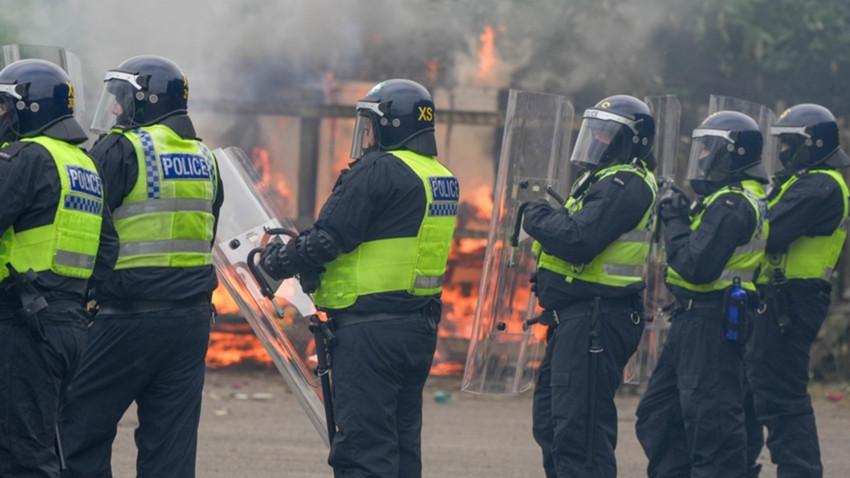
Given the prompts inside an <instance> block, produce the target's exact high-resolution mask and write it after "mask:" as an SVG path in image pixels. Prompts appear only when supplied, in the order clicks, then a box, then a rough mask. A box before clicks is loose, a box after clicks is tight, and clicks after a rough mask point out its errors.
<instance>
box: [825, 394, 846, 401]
mask: <svg viewBox="0 0 850 478" xmlns="http://www.w3.org/2000/svg"><path fill="white" fill-rule="evenodd" d="M846 396H847V395H845V394H843V393H841V392H832V393H830V394H828V395H827V396H826V399H827V400H829V401H831V402H838V401H841V400H843V399H844V397H846Z"/></svg>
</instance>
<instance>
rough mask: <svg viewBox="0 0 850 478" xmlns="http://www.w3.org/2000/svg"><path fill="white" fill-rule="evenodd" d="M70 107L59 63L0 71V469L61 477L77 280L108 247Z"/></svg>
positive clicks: (76, 353)
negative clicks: (60, 426)
mask: <svg viewBox="0 0 850 478" xmlns="http://www.w3.org/2000/svg"><path fill="white" fill-rule="evenodd" d="M73 116H74V88H73V85H72V83H71V80H70V79H69V77H68V75H67V74H66V73H65V72H64V71H62V69H61V68H59V67H58V66H56V65H54V64H53V63H50V62H47V61H44V60H36V59H27V60H19V61H17V62H13V63H11V64H9V65H8V66H6V67H5V68H4V69H3V70H2V71H0V144H3V145H4V146H3V148H2V149H0V197H2V198H3V208H2V210H0V231H2V239H0V280H2V282H0V382H2V383H3V392H2V393H0V410H2V411H3V419H2V420H0V422H2V424H3V425H2V426H0V476H44V477H58V476H59V468H60V462H61V456H60V454H59V453H60V450H61V447H55V446H54V444H55V443H56V439H57V434H56V431H57V428H56V427H57V423H58V409H59V403H60V399H61V395H62V393H64V389H65V387H66V386H67V383H68V382H69V381H70V380H71V377H72V376H73V374H74V372H75V371H76V370H77V365H78V364H79V361H80V355H81V354H82V351H83V346H84V344H85V335H86V327H87V325H88V323H89V321H90V316H89V314H88V312H87V311H86V309H85V306H84V304H85V298H86V288H87V286H88V282H89V280H90V279H91V280H92V281H94V280H97V278H98V277H100V278H102V277H103V273H104V272H107V271H108V270H109V268H111V267H112V265H113V264H114V261H115V254H117V249H116V247H108V246H107V244H109V242H108V241H103V242H101V240H100V237H101V234H102V231H103V230H106V229H108V228H109V221H108V213H106V216H107V221H106V222H104V221H103V216H104V214H105V213H104V211H105V206H104V202H103V187H102V184H101V178H100V175H99V174H98V171H97V168H96V167H95V164H94V162H93V161H92V159H91V158H90V157H88V156H87V155H86V154H85V152H83V150H81V149H80V148H79V146H78V145H79V144H81V143H83V142H84V141H86V140H87V139H88V138H87V136H86V134H85V132H84V131H83V129H82V128H81V127H80V125H79V124H78V123H77V122H76V121H75V120H74V117H73ZM101 245H103V247H101ZM112 245H113V246H114V245H115V244H112ZM95 268H97V276H93V274H95Z"/></svg>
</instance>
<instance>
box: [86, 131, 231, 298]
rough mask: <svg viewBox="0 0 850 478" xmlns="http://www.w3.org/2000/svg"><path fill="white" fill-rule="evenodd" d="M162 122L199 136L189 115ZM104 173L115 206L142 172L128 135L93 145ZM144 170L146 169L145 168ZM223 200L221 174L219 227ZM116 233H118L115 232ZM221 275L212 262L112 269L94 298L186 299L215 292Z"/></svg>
mask: <svg viewBox="0 0 850 478" xmlns="http://www.w3.org/2000/svg"><path fill="white" fill-rule="evenodd" d="M161 124H163V125H165V126H168V127H169V128H171V129H172V130H173V131H174V132H175V133H177V134H178V135H180V136H181V137H183V138H186V139H197V138H196V133H195V127H194V126H193V124H192V121H191V119H189V116H187V115H185V114H179V115H174V116H169V117H168V118H166V119H165V120H163V121H162V123H161ZM91 156H92V157H93V158H94V159H95V161H96V162H97V163H98V166H99V167H100V171H101V173H102V175H103V182H104V187H105V197H106V203H107V204H108V205H109V209H110V210H113V211H114V210H115V209H117V208H118V206H120V205H121V204H122V203H123V202H124V198H125V197H126V196H127V194H129V192H130V191H131V190H132V189H133V185H134V184H135V183H136V179H137V178H138V175H139V165H138V159H137V158H136V151H135V149H134V148H133V144H132V143H131V142H130V140H129V139H127V138H126V137H124V136H123V135H121V134H115V133H110V134H108V135H106V136H104V137H102V138H101V139H100V140H99V141H98V142H97V143H96V144H95V145H94V147H93V148H92V150H91ZM142 173H143V174H144V171H143V172H142ZM223 201H224V191H223V188H222V185H221V177H220V176H219V179H218V185H217V186H216V197H215V202H214V203H213V214H214V215H215V217H216V224H215V225H216V228H217V227H218V213H219V210H220V209H221V204H222V202H223ZM116 237H117V236H116ZM217 285H218V278H217V277H216V274H215V269H214V267H213V266H212V265H208V266H201V267H185V268H174V267H138V268H131V269H122V270H116V271H113V272H112V273H111V274H110V275H109V277H108V280H107V281H105V282H104V283H103V284H101V285H99V286H98V288H97V289H96V291H95V298H96V299H97V300H99V301H101V302H106V301H116V300H156V301H162V300H173V301H179V300H185V299H189V298H197V297H199V296H202V295H206V296H210V297H211V296H212V291H213V290H214V289H215V288H216V286H217Z"/></svg>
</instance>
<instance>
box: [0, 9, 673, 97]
mask: <svg viewBox="0 0 850 478" xmlns="http://www.w3.org/2000/svg"><path fill="white" fill-rule="evenodd" d="M661 5H663V1H662V0H643V1H638V2H629V3H628V4H625V3H623V2H612V1H608V0H603V1H597V0H594V1H577V2H562V1H550V2H514V1H501V2H477V1H470V0H465V1H449V0H430V1H428V0H419V1H380V0H374V1H373V0H358V1H344V2H340V1H331V0H283V1H276V2H270V1H267V0H241V1H226V2H210V1H206V0H149V1H147V2H142V3H138V2H137V3H127V2H118V1H102V0H66V1H62V2H59V1H48V0H30V1H28V2H13V1H10V0H0V17H4V18H7V17H13V18H15V21H14V24H15V25H16V29H17V34H18V37H17V40H18V41H19V42H22V43H33V44H42V45H56V46H64V47H66V48H67V49H69V50H71V51H73V52H75V53H76V54H77V55H78V56H79V57H80V60H81V61H82V63H83V68H84V71H85V74H86V76H85V81H86V84H87V90H88V93H89V96H90V97H92V96H94V97H95V99H96V97H97V95H98V94H99V90H100V88H99V87H100V81H101V79H102V76H103V72H104V71H105V70H107V69H108V68H111V67H114V66H116V65H118V64H119V63H120V62H121V61H123V60H124V59H126V58H129V57H131V56H134V55H138V54H146V53H153V54H159V55H163V56H166V57H169V58H171V59H172V60H174V61H175V62H177V63H178V64H179V65H181V66H182V67H183V69H184V70H185V71H186V73H187V75H188V76H189V81H190V89H191V92H192V93H191V94H192V97H194V98H199V97H204V98H207V97H214V96H219V95H223V96H225V97H228V96H234V95H247V96H257V95H259V96H262V94H261V92H257V91H245V90H250V89H256V88H260V87H269V84H268V83H269V82H272V83H274V82H281V83H284V84H286V83H289V84H293V83H298V84H303V83H307V82H310V81H321V79H322V78H323V77H324V75H326V74H327V73H329V72H331V73H333V74H334V75H335V77H337V78H339V79H356V80H366V81H378V80H381V79H384V78H386V77H391V76H407V77H410V78H413V79H417V80H419V81H430V82H432V84H434V85H442V86H457V85H465V84H469V83H474V82H475V81H481V79H480V78H478V79H476V76H475V74H474V72H475V71H476V70H477V69H478V68H479V57H478V55H479V49H480V48H481V39H480V35H481V34H482V31H484V28H485V27H486V26H487V25H490V26H492V27H493V28H494V31H495V34H494V37H493V39H494V44H495V55H496V60H497V61H498V63H497V65H496V67H495V68H496V71H495V73H494V76H493V77H491V78H489V79H488V81H490V82H496V83H497V84H490V85H488V86H497V87H521V88H525V89H532V90H539V91H547V92H552V93H557V94H564V95H570V94H571V93H573V92H575V91H577V90H580V89H581V88H584V87H586V85H587V84H596V85H599V84H600V83H601V84H602V85H605V86H609V87H611V88H617V89H619V90H620V91H611V92H610V93H615V92H616V93H620V92H629V91H623V90H624V89H626V88H628V89H633V90H635V91H634V93H636V94H642V93H644V91H641V90H642V89H643V88H646V87H647V85H648V84H652V83H653V82H656V83H657V81H656V79H654V78H653V77H652V71H653V68H654V67H655V64H656V62H655V60H654V58H653V54H652V52H649V51H646V50H647V48H646V44H647V43H648V38H649V37H650V35H651V34H652V33H653V32H654V31H655V29H656V28H658V26H659V24H660V22H661V21H662V12H663V11H664V9H663V8H661ZM427 64H437V65H439V69H438V72H437V74H436V76H429V74H428V73H427V71H426V65H427ZM624 69H626V70H630V71H632V72H634V71H637V72H640V73H641V74H642V76H643V77H645V78H646V79H647V82H646V84H640V85H634V84H623V82H622V80H621V79H622V78H624V77H633V76H634V75H632V74H628V75H626V74H623V73H622V72H623V70H624ZM432 75H433V72H432ZM257 76H259V77H263V76H268V78H266V80H265V81H260V82H253V83H252V82H251V81H247V80H246V78H250V77H257ZM190 101H191V100H190Z"/></svg>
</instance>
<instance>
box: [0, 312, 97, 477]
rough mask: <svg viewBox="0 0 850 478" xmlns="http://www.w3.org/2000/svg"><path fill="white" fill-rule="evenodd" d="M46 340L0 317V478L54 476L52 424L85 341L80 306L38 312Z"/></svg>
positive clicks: (56, 459) (56, 469) (86, 317)
mask: <svg viewBox="0 0 850 478" xmlns="http://www.w3.org/2000/svg"><path fill="white" fill-rule="evenodd" d="M38 315H39V318H40V320H41V322H42V324H43V325H44V331H45V335H46V337H47V340H46V341H42V340H40V339H37V338H36V336H35V335H34V334H33V332H32V331H31V330H30V329H28V328H27V327H26V326H25V325H24V324H23V322H21V321H20V320H19V319H15V318H11V317H8V316H6V317H0V384H2V385H0V477H15V478H30V477H32V478H35V477H51V478H55V477H58V476H59V457H58V455H57V454H56V425H57V421H58V414H59V403H60V401H61V397H62V394H63V393H64V391H65V388H66V387H67V384H68V382H69V381H70V380H71V377H72V376H73V374H74V372H75V371H76V369H77V365H78V363H79V361H80V357H81V355H82V353H83V348H84V346H85V340H86V327H87V324H88V321H89V315H88V313H87V312H86V311H85V310H84V309H83V308H82V306H80V305H76V306H70V307H69V306H62V307H60V306H56V305H54V304H50V305H48V307H47V308H46V309H44V310H43V311H41V312H39V314H38Z"/></svg>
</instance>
